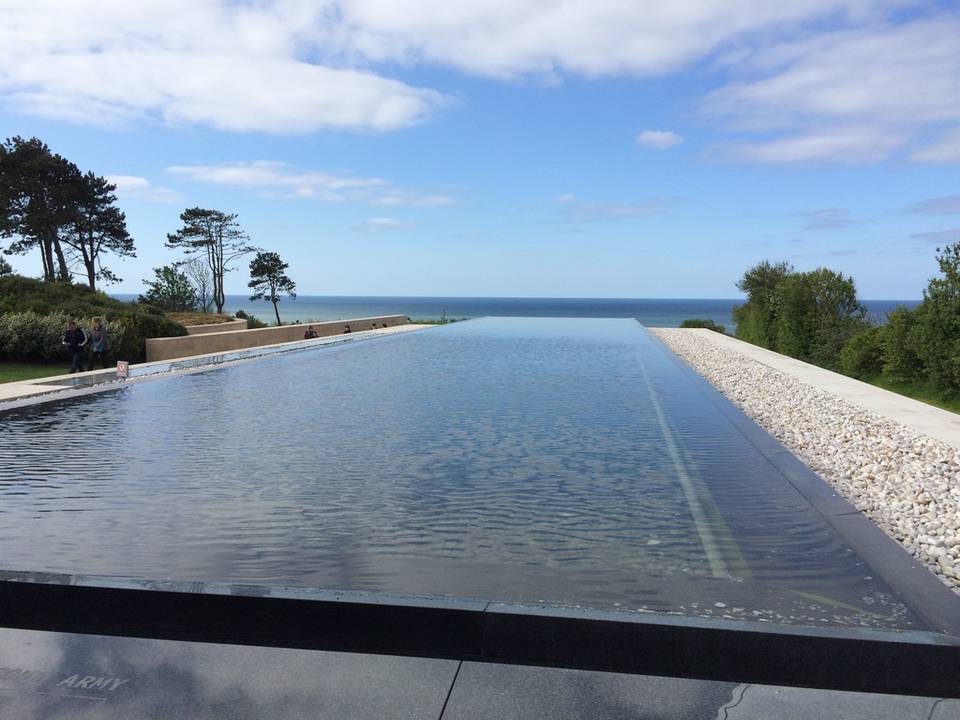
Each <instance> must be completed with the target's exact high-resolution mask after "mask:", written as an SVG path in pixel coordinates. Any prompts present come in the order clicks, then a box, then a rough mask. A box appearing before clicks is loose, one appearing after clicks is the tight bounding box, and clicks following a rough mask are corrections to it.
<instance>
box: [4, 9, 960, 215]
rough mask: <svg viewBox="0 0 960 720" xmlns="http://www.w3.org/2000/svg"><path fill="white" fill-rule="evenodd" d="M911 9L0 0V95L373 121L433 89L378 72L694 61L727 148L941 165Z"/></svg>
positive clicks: (73, 113)
mask: <svg viewBox="0 0 960 720" xmlns="http://www.w3.org/2000/svg"><path fill="white" fill-rule="evenodd" d="M904 7H908V8H911V9H913V8H916V12H913V14H912V15H907V14H899V13H898V11H900V10H902V9H903V8H904ZM930 12H931V11H930V10H929V7H928V6H927V5H925V4H924V3H922V2H920V0H791V1H790V2H770V1H769V0H672V1H671V2H644V3H639V4H638V3H625V2H623V1H622V0H493V1H492V2H491V1H490V0H458V2H453V3H451V2H449V0H420V1H419V2H416V3H396V2H394V1H392V0H256V2H234V1H233V0H164V1H163V2H161V1H160V0H142V1H140V2H136V3H130V2H129V1H128V0H87V1H86V2H82V3H81V2H63V1H62V0H32V1H31V2H23V1H22V0H0V105H3V106H5V107H7V108H12V109H15V110H19V111H21V112H25V113H29V114H33V115H41V116H46V117H52V118H57V119H62V120H67V121H71V122H80V123H92V124H98V125H105V126H123V125H128V124H131V123H139V122H148V123H149V122H163V123H169V124H175V125H181V124H183V125H200V126H206V127H212V128H215V129H219V130H227V131H237V132H269V133H310V132H315V131H318V130H323V129H351V130H361V131H389V130H394V129H398V128H403V127H407V126H410V125H413V124H416V123H420V122H423V121H425V120H426V119H428V118H429V117H431V115H432V114H433V113H435V112H436V111H437V109H438V108H439V107H442V106H445V105H447V104H448V103H449V102H450V99H449V98H448V97H447V96H446V95H444V94H443V93H440V92H438V91H436V90H433V89H430V88H424V87H415V86H413V85H412V84H410V83H406V82H402V81H399V80H396V79H392V78H390V77H386V68H390V69H391V70H393V69H395V68H410V67H417V66H434V65H439V66H443V67H452V68H456V69H459V70H462V71H465V72H468V73H473V74H479V75H483V76H488V77H493V78H517V77H531V76H532V77H534V78H536V79H546V80H550V81H559V80H561V79H562V78H563V77H564V76H567V75H579V76H583V77H588V78H593V77H601V76H618V75H627V76H632V77H641V78H642V77H649V76H663V75H667V74H669V73H674V72H678V71H681V70H683V69H685V68H689V67H692V66H694V65H695V64H700V65H707V66H709V67H711V68H712V69H713V70H715V71H716V73H715V74H714V75H713V76H712V77H714V78H719V82H720V83H722V84H721V86H720V87H719V88H718V89H716V90H714V91H713V92H711V93H709V94H708V96H707V97H706V98H705V99H704V101H703V104H702V108H701V110H702V113H703V115H704V116H705V117H706V118H707V119H708V120H709V121H710V122H711V124H712V125H713V126H714V127H717V126H721V129H723V130H726V131H728V132H733V133H735V135H734V137H733V138H731V139H730V140H728V141H726V142H725V143H723V145H724V147H725V149H726V151H727V152H728V153H732V154H733V155H734V156H735V157H738V158H740V159H746V160H752V161H757V162H771V163H783V162H797V161H831V162H836V161H839V162H876V161H881V160H884V159H887V158H889V157H891V156H893V155H903V156H904V157H908V158H911V159H913V160H915V161H917V162H941V163H952V162H960V129H958V127H960V16H958V15H957V13H955V12H950V11H947V10H944V11H942V12H940V14H938V15H933V16H931V15H930ZM901 17H914V18H916V19H914V20H912V21H907V22H896V21H895V20H897V19H898V18H901ZM825 27H830V28H833V30H832V31H829V32H826V31H824V30H823V28H825ZM718 120H719V121H720V122H719V123H718V122H717V121H718ZM757 131H762V132H763V133H764V134H762V135H759V136H758V135H756V134H755V133H756V132H757ZM924 138H933V139H932V140H928V141H926V143H925V144H924V140H923V139H924ZM681 140H682V138H680V136H679V135H677V134H676V133H673V132H672V131H667V130H646V131H644V132H642V133H641V134H640V135H639V136H638V138H637V142H638V143H639V144H641V145H643V146H645V147H653V148H666V147H671V146H673V145H676V144H677V143H678V142H679V141H681ZM304 187H306V188H307V189H306V190H305V192H307V193H309V192H310V189H309V188H310V186H309V185H307V186H304ZM325 192H326V189H325ZM452 200H453V199H452V198H449V197H447V196H442V195H438V196H435V197H433V199H432V200H431V199H428V198H427V197H426V196H418V198H417V199H416V200H412V201H411V200H410V199H409V198H405V197H403V196H401V195H383V196H382V197H381V198H380V201H379V202H380V204H382V205H387V206H389V205H391V204H394V205H405V204H407V205H410V204H412V205H421V206H423V205H430V204H433V205H443V204H450V202H451V201H452Z"/></svg>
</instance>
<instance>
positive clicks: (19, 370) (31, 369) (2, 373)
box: [0, 362, 70, 383]
mask: <svg viewBox="0 0 960 720" xmlns="http://www.w3.org/2000/svg"><path fill="white" fill-rule="evenodd" d="M68 372H70V366H69V365H39V364H37V363H22V362H0V383H6V382H16V381H17V380H33V379H34V378H42V377H50V376H51V375H63V374H64V373H68Z"/></svg>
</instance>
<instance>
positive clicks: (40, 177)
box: [0, 137, 135, 290]
mask: <svg viewBox="0 0 960 720" xmlns="http://www.w3.org/2000/svg"><path fill="white" fill-rule="evenodd" d="M114 190H116V186H114V185H111V184H110V183H109V182H107V180H105V179H104V178H102V177H99V176H97V175H95V174H94V173H92V172H88V173H86V174H83V173H81V172H80V169H79V168H78V167H77V166H76V165H74V164H73V163H72V162H70V161H69V160H67V159H65V158H64V157H62V156H60V155H57V154H55V153H53V152H52V151H51V150H50V148H49V147H47V145H46V144H45V143H43V142H41V141H40V140H38V139H37V138H31V139H30V140H24V139H23V138H21V137H13V138H10V139H8V140H6V141H5V142H4V143H3V145H2V146H0V237H4V238H7V239H9V240H11V242H10V243H9V245H8V246H7V247H6V248H5V252H7V253H8V254H13V255H22V254H25V253H28V252H31V251H32V250H35V249H37V250H39V251H40V257H41V260H42V263H43V278H44V280H60V281H69V280H70V279H71V274H72V271H73V270H74V268H77V267H79V268H80V269H81V270H82V272H83V274H84V275H85V276H86V278H87V284H88V285H89V287H90V289H91V290H95V289H96V282H97V280H103V281H106V282H114V281H117V280H119V278H117V277H116V276H115V275H114V273H113V272H112V271H111V270H110V269H109V268H108V267H106V265H105V264H104V255H106V254H109V253H112V254H114V255H118V256H121V257H132V256H134V255H135V248H134V244H133V239H132V238H131V237H130V234H129V233H128V232H127V226H126V217H125V216H124V214H123V213H122V212H120V210H119V209H117V208H116V207H115V205H114V203H115V202H116V200H117V198H116V196H115V195H114V194H113V191H114Z"/></svg>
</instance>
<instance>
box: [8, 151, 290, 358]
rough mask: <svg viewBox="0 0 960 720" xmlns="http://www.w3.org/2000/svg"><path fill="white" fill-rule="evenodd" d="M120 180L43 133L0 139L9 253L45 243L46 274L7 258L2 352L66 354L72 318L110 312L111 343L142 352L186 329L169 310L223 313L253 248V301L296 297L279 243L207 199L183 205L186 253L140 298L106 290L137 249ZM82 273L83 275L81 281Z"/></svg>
mask: <svg viewBox="0 0 960 720" xmlns="http://www.w3.org/2000/svg"><path fill="white" fill-rule="evenodd" d="M115 191H116V186H115V185H114V184H112V183H110V182H109V181H108V180H107V179H106V178H104V177H101V176H99V175H97V174H95V173H93V172H90V171H87V172H84V171H82V170H81V169H80V168H79V167H78V166H77V165H76V164H74V163H73V162H71V161H69V160H67V159H66V158H64V157H63V156H61V155H58V154H56V153H54V152H53V151H52V150H51V149H50V148H49V147H48V146H47V145H46V144H45V143H43V142H42V141H41V140H39V139H37V138H31V139H29V140H26V139H24V138H21V137H13V138H9V139H7V140H6V141H4V142H3V143H2V144H0V238H3V239H4V240H6V241H7V244H6V245H5V246H4V247H3V253H4V254H5V255H25V254H28V253H34V252H36V253H37V254H38V255H39V258H40V269H41V271H42V274H41V278H42V279H41V280H35V279H32V278H26V277H22V276H19V275H14V274H13V269H12V267H11V266H10V263H9V262H7V260H6V259H4V258H2V257H0V280H2V282H0V360H2V359H21V360H38V361H47V360H52V359H55V358H56V357H57V356H58V355H59V354H62V348H61V345H60V337H61V336H62V332H63V329H64V328H63V327H62V326H63V325H64V324H65V323H66V319H71V318H76V319H82V320H85V321H86V322H89V319H90V317H92V316H98V317H103V318H105V319H106V321H107V324H108V335H109V338H110V345H111V349H112V350H113V351H115V352H116V353H117V354H118V356H119V357H122V358H124V359H129V360H138V359H142V357H143V354H144V344H143V339H144V338H147V337H156V336H159V335H180V334H183V333H185V330H184V329H183V327H182V326H180V325H177V324H176V323H172V322H170V321H169V320H168V319H167V318H166V317H165V316H164V313H165V312H174V311H200V312H210V311H212V310H215V311H216V312H217V313H222V312H223V307H224V304H225V302H226V293H225V289H224V277H225V276H226V274H227V273H229V272H231V271H233V270H235V269H236V266H237V264H238V263H239V262H240V260H241V259H242V258H244V257H245V256H249V255H253V258H252V260H250V262H249V271H250V281H249V283H248V287H249V288H250V289H251V296H250V299H251V300H266V301H267V302H270V303H272V304H273V309H274V314H275V316H276V319H277V324H280V312H279V308H278V303H279V302H280V300H281V299H282V298H283V297H290V298H295V297H296V292H295V289H296V284H295V283H294V282H293V280H291V279H290V277H289V276H288V275H287V269H288V264H287V263H286V262H284V261H283V260H282V259H281V258H280V256H279V255H278V254H277V253H275V252H268V251H265V250H263V249H261V248H259V247H256V246H255V245H254V244H253V243H252V242H250V238H249V237H248V236H247V234H246V233H245V232H244V231H243V229H242V228H241V227H240V225H239V223H238V220H237V215H236V214H231V213H225V212H221V211H219V210H212V209H206V208H198V207H195V208H188V209H186V210H184V211H183V212H182V213H181V214H180V221H181V227H180V228H179V229H177V230H176V231H175V232H173V233H170V234H168V235H167V237H166V243H165V245H166V247H167V248H168V249H171V250H175V251H177V252H179V253H180V254H181V255H180V257H179V258H176V259H174V260H173V261H172V262H171V263H170V264H169V265H165V266H163V267H160V268H155V269H154V277H153V278H152V279H148V280H144V283H145V284H146V286H147V290H146V292H145V293H143V294H142V295H141V296H140V297H139V298H138V301H137V302H135V303H123V302H120V301H117V300H113V299H111V298H108V297H107V296H106V295H104V294H103V293H101V292H99V291H98V285H99V284H101V283H116V282H120V280H121V279H120V278H119V277H118V276H117V274H116V273H115V272H114V270H113V269H112V268H111V267H109V265H108V263H110V262H112V260H113V259H120V258H130V257H136V247H135V244H134V240H133V238H132V237H131V235H130V233H129V232H128V230H127V224H126V216H125V215H124V213H123V212H122V211H121V210H120V209H119V208H118V207H117V205H116V203H117V197H116V194H115ZM76 276H79V277H82V279H83V284H82V285H81V284H77V283H74V278H75V277H76Z"/></svg>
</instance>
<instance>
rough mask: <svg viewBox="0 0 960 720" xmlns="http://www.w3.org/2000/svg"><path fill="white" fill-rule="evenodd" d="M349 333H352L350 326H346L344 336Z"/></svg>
mask: <svg viewBox="0 0 960 720" xmlns="http://www.w3.org/2000/svg"><path fill="white" fill-rule="evenodd" d="M348 332H351V330H350V326H349V325H347V326H345V327H344V328H343V334H344V335H346V334H347V333H348Z"/></svg>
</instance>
